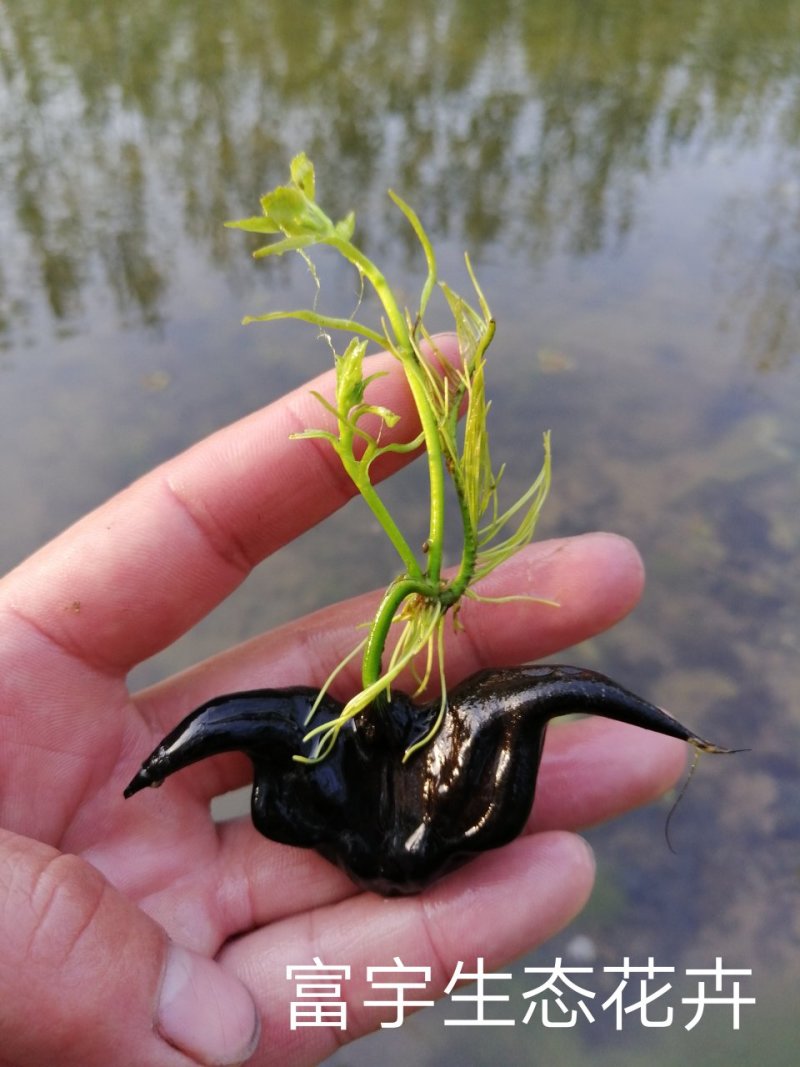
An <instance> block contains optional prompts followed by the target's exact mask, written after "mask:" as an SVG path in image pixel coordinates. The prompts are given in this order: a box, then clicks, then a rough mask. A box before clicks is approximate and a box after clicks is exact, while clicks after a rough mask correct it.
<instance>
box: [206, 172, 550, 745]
mask: <svg viewBox="0 0 800 1067" xmlns="http://www.w3.org/2000/svg"><path fill="white" fill-rule="evenodd" d="M389 196H390V197H391V199H392V201H393V202H394V204H395V205H396V206H397V207H398V208H399V210H400V211H401V212H402V213H403V215H405V217H406V219H407V221H408V223H409V224H410V226H411V228H412V229H413V231H414V233H415V234H416V236H417V239H418V240H419V243H420V245H421V247H422V251H423V253H424V256H425V260H426V263H427V276H426V278H425V282H424V284H423V286H422V290H421V293H420V297H419V305H418V307H417V309H416V310H415V311H413V312H412V311H409V310H408V309H405V308H401V306H400V304H399V303H398V301H397V298H396V297H395V295H394V293H393V292H392V290H391V288H390V286H389V284H388V283H387V281H386V278H385V277H384V275H383V274H382V273H381V271H380V270H379V269H378V267H377V266H376V265H375V264H374V263H373V262H372V261H371V260H370V259H369V258H368V257H367V256H366V255H365V254H364V253H363V252H362V251H361V250H360V249H359V248H358V247H357V246H356V245H355V244H354V243H353V233H354V229H355V215H354V214H353V213H352V212H351V213H350V214H349V215H347V217H346V218H344V219H342V220H341V221H339V222H333V221H332V219H330V218H329V216H328V215H326V214H325V212H324V211H323V210H322V208H321V207H320V206H319V205H318V204H317V201H316V196H315V180H314V167H313V165H312V164H311V162H310V160H309V159H308V158H307V157H306V155H305V154H304V153H301V154H300V155H298V156H296V157H295V158H294V159H293V160H292V164H291V183H290V184H289V185H281V186H278V187H277V188H276V189H274V190H273V191H272V192H270V193H267V194H266V195H265V196H263V197H262V198H261V209H262V212H263V214H262V215H259V216H255V217H253V218H248V219H238V220H236V221H233V222H228V223H226V225H227V226H230V227H235V228H237V229H241V230H247V231H249V232H252V233H259V234H270V235H276V236H277V240H274V241H273V242H272V243H270V244H267V245H265V246H264V247H262V248H259V249H258V250H257V251H256V252H255V253H254V256H255V257H256V258H261V257H263V256H275V255H277V256H280V255H283V254H284V253H285V252H298V253H299V254H300V255H302V256H303V258H304V259H305V261H306V263H307V264H308V266H309V269H310V270H311V273H312V276H313V278H314V281H315V283H316V284H317V286H318V285H319V281H318V278H317V274H316V270H315V267H314V264H313V261H312V260H311V258H310V257H309V254H308V250H309V249H310V248H313V247H314V246H315V245H329V246H330V247H332V248H334V249H336V251H337V252H339V253H340V254H341V255H342V256H343V257H344V258H345V259H346V260H348V261H349V262H350V263H351V264H352V265H353V266H354V267H355V268H356V270H357V272H358V274H359V276H360V278H361V283H362V286H363V284H364V281H365V280H366V282H367V283H369V285H370V286H371V287H372V289H374V291H375V294H376V295H377V297H378V299H379V300H380V303H381V305H382V309H383V317H382V319H381V330H380V331H379V330H377V329H372V328H370V327H369V326H367V325H365V324H364V323H361V322H358V321H357V320H356V319H355V318H352V317H351V318H337V317H334V316H331V315H325V314H321V313H320V312H318V311H317V310H316V306H315V307H314V308H313V309H307V310H296V311H272V312H269V313H268V314H266V315H258V316H248V317H247V318H246V319H245V320H244V322H245V323H249V322H270V321H273V320H276V319H301V320H303V321H306V322H309V323H313V324H314V325H315V326H317V327H318V328H319V329H320V330H322V331H324V332H325V334H326V335H327V331H329V330H334V331H345V332H348V333H350V334H352V335H353V336H352V339H351V340H350V341H349V343H348V344H347V346H346V347H345V349H344V351H342V352H341V353H337V352H336V350H335V349H334V361H335V369H336V402H335V404H330V403H329V402H328V401H327V400H325V399H324V398H323V397H321V396H319V395H318V394H316V395H317V399H318V400H319V402H320V403H321V404H322V405H323V406H324V407H325V408H326V409H327V410H328V411H329V412H330V413H331V414H332V415H333V416H334V418H335V420H336V422H335V425H336V431H335V432H332V431H329V430H322V429H308V430H305V431H303V432H302V433H299V434H295V435H294V436H295V437H297V438H321V439H324V440H325V441H327V442H329V443H330V445H331V447H332V448H333V449H334V451H335V452H336V454H337V455H338V457H339V459H340V461H341V463H342V466H343V467H344V469H345V471H346V472H347V474H348V475H349V477H350V478H351V479H352V481H353V484H354V485H355V487H356V489H357V490H358V492H359V493H360V495H361V497H362V498H363V499H364V501H365V502H366V504H367V506H368V507H369V508H370V510H371V511H372V513H373V515H374V516H375V518H376V519H377V520H378V522H379V523H380V525H381V527H382V528H383V529H384V531H385V532H386V535H387V536H388V538H389V540H390V541H391V543H392V545H393V546H394V548H395V550H396V552H397V554H398V556H399V557H400V560H401V562H402V566H403V573H402V574H400V575H399V576H398V577H396V578H395V579H394V580H393V581H392V582H391V583H390V584H389V586H388V587H387V589H386V591H385V593H384V595H383V598H382V600H381V602H380V605H379V606H378V609H377V611H376V613H375V616H374V618H373V619H372V621H371V623H370V625H369V630H368V634H367V637H366V638H365V639H364V640H362V641H361V642H360V643H359V644H357V645H356V647H355V648H354V649H353V650H352V652H351V653H350V654H349V655H348V656H346V657H345V659H344V660H343V661H342V662H341V663H340V664H339V665H338V667H337V668H336V669H335V670H334V671H333V673H332V674H331V676H330V677H329V678H328V680H327V681H326V683H325V685H324V686H323V688H322V690H321V693H320V698H321V697H322V695H323V694H324V693H325V692H327V690H328V689H329V687H330V685H331V683H332V682H333V680H334V678H335V677H336V675H337V674H338V672H339V671H340V670H341V669H342V668H343V667H344V666H345V665H346V664H347V663H349V662H350V661H351V660H352V659H353V658H354V657H355V656H357V655H358V654H361V657H362V659H361V682H362V688H361V690H360V692H358V693H357V694H356V695H355V696H354V697H352V699H351V700H350V701H349V702H348V703H347V704H346V705H345V706H344V708H343V710H342V712H341V714H340V715H339V716H338V717H337V718H336V719H334V720H333V721H330V722H327V723H324V724H322V725H321V726H317V727H315V728H314V729H311V730H309V732H308V734H307V736H306V740H307V741H311V740H312V739H314V738H316V751H315V754H314V756H313V757H310V758H311V759H312V760H318V759H322V758H324V757H325V756H326V755H327V754H328V753H329V752H330V751H331V748H332V747H333V745H334V744H335V742H336V738H337V736H338V734H339V731H340V730H341V728H342V727H343V726H344V725H345V723H347V722H348V721H349V720H350V719H352V718H353V717H354V716H355V715H358V714H359V713H360V712H362V711H364V710H365V709H367V708H376V709H379V708H380V706H381V702H382V701H384V700H386V699H388V698H389V697H390V695H391V688H392V684H393V683H394V681H395V680H396V679H397V678H398V676H399V675H400V674H401V673H402V672H403V671H405V670H406V669H411V671H412V672H413V675H414V677H415V679H416V681H417V682H418V687H417V690H416V692H415V694H414V696H418V695H419V694H420V693H421V692H423V691H424V690H425V689H426V687H427V686H428V684H429V682H430V680H431V677H432V675H433V674H434V672H436V674H437V675H438V679H439V683H440V686H441V701H440V710H439V714H438V717H437V718H436V721H435V722H434V724H433V726H432V728H431V729H430V731H429V732H428V734H427V735H426V736H425V737H424V738H422V740H420V741H419V742H417V743H416V744H415V745H413V746H412V747H411V748H409V749H408V750H407V751H406V753H405V756H404V759H407V758H408V757H409V756H410V755H411V754H412V752H413V751H415V750H416V749H417V748H420V747H421V746H423V745H425V744H427V742H428V741H429V740H430V739H431V738H432V737H433V736H434V735H435V733H436V731H437V730H438V729H439V726H440V725H441V723H442V721H443V718H444V716H445V714H446V710H447V687H446V684H445V670H444V626H445V616H446V615H447V613H448V612H449V611H450V610H451V609H454V610H453V617H454V618H455V619H456V620H457V615H458V606H459V604H460V602H461V600H462V598H464V597H471V598H473V599H476V600H492V599H494V600H495V602H496V601H497V600H498V599H519V598H515V597H511V598H489V597H481V596H480V594H478V593H477V592H476V591H475V589H474V588H473V587H474V585H475V584H476V583H477V582H479V581H480V580H481V579H482V578H485V577H486V576H487V575H488V574H490V573H491V572H492V571H493V570H494V569H495V567H497V566H499V564H501V563H502V562H503V561H504V560H507V559H508V558H509V557H511V556H512V555H514V553H516V552H517V551H519V549H520V548H522V547H523V546H524V545H525V544H527V543H528V542H529V541H530V540H531V538H532V536H533V533H534V529H535V526H536V521H537V519H538V516H539V512H540V510H541V507H542V505H543V503H544V500H545V497H546V496H547V492H548V489H549V486H550V442H549V435H548V434H545V435H544V461H543V463H542V467H541V470H540V471H539V474H538V476H537V477H536V479H535V481H534V482H533V483H532V485H531V486H530V488H529V489H528V490H527V491H526V492H525V493H523V495H522V496H521V497H520V498H519V499H518V500H517V501H516V503H514V504H512V505H511V506H510V507H508V508H505V509H503V510H501V508H500V503H499V500H498V486H499V483H500V480H501V477H502V473H503V471H502V468H501V469H499V470H498V471H497V472H495V471H494V469H493V467H492V461H491V456H490V452H489V439H488V432H487V425H486V420H487V414H488V410H489V404H488V402H487V400H486V388H485V365H486V352H487V349H488V347H489V345H490V343H491V341H492V338H493V336H494V331H495V324H494V320H493V319H492V316H491V312H490V311H489V307H488V305H487V303H486V300H485V298H484V295H483V293H482V292H481V289H480V287H479V285H478V283H477V281H476V279H475V275H474V273H473V271H472V267H471V264H470V261H469V257H465V259H466V266H467V271H468V272H469V277H470V280H471V282H472V285H473V286H474V289H475V293H476V295H477V300H478V310H476V309H475V308H473V307H471V306H470V305H469V304H468V303H467V301H466V300H464V299H463V298H462V297H461V296H459V295H458V294H457V293H455V292H453V290H452V289H450V288H449V287H448V286H447V285H446V284H445V283H444V282H440V281H439V279H438V276H437V269H436V258H435V256H434V252H433V248H432V247H431V243H430V240H429V239H428V236H427V234H426V233H425V230H424V229H423V227H422V224H421V222H420V220H419V218H418V217H417V215H416V214H415V213H414V211H413V210H412V209H411V208H410V207H409V205H408V204H406V203H405V202H404V201H403V200H402V199H401V198H400V197H399V196H398V195H397V194H396V193H394V192H392V191H391V190H390V191H389ZM437 284H438V286H439V288H440V289H441V292H442V293H443V295H444V298H445V300H446V302H447V304H448V305H449V308H450V311H451V313H452V316H453V319H454V322H455V330H456V335H457V337H458V342H459V362H458V365H454V364H452V363H450V362H448V361H446V360H444V359H438V358H437V353H436V346H435V343H434V342H433V341H432V339H431V336H430V334H429V333H428V331H427V330H426V327H425V322H424V317H425V313H426V310H427V307H428V302H429V300H430V297H431V295H432V294H433V292H434V290H435V288H436V286H437ZM369 342H374V343H375V344H376V345H378V346H379V347H380V348H381V349H384V350H386V351H388V352H390V353H391V354H392V355H393V356H394V358H395V359H397V361H398V362H399V363H400V365H401V367H402V369H403V372H404V374H405V377H406V380H407V382H408V387H409V389H410V392H411V395H412V397H413V400H414V403H415V405H416V410H417V413H418V416H419V423H420V426H421V431H420V433H419V434H418V436H417V437H415V438H414V439H413V440H412V441H407V442H404V443H398V442H396V441H392V440H390V441H386V442H385V441H383V440H382V438H383V437H384V436H385V435H384V434H383V432H382V431H383V429H384V427H385V428H386V429H391V428H392V427H394V426H395V425H396V424H397V422H398V421H399V416H398V415H397V414H396V413H395V412H393V411H391V410H389V409H388V408H386V407H383V406H381V405H378V404H373V403H370V402H369V401H368V400H367V398H366V393H367V389H368V387H369V385H370V383H371V382H372V381H373V380H374V378H375V377H377V375H367V376H365V374H364V356H365V353H366V349H367V345H368V344H369ZM423 343H424V344H425V345H426V347H427V354H426V352H423V348H422V346H423ZM331 344H332V342H331ZM462 415H463V418H462V417H461V416H462ZM368 416H369V417H371V418H372V419H374V418H376V417H377V420H378V427H379V428H378V429H377V431H374V430H372V431H371V430H368V429H367V428H366V426H365V421H364V420H365V419H366V418H367V417H368ZM373 425H374V422H373ZM420 448H424V451H425V452H426V454H427V462H428V478H429V486H430V521H429V532H428V537H427V540H426V541H425V545H424V551H423V552H422V556H423V559H422V560H421V561H420V560H419V559H418V558H417V554H416V553H415V552H414V551H413V549H412V548H411V546H410V545H409V543H408V541H407V539H406V538H405V537H404V535H403V533H402V531H401V529H400V527H399V526H398V524H397V522H396V521H395V519H394V518H393V517H392V515H391V514H390V513H389V511H388V509H387V507H386V505H385V504H384V502H383V500H382V499H381V497H380V495H379V494H378V492H377V490H376V488H375V486H374V485H373V484H372V479H371V468H372V465H373V463H374V462H375V461H376V460H377V459H378V458H379V457H381V456H383V455H385V454H386V453H390V452H395V453H402V452H412V451H416V450H417V449H420ZM447 479H449V481H450V483H451V484H452V487H453V490H454V495H455V499H456V502H457V505H456V506H457V509H458V514H459V518H460V525H461V561H460V564H459V565H458V567H457V569H456V570H455V573H454V574H452V575H451V576H447V575H445V574H443V569H442V557H443V550H444V530H445V497H446V482H447ZM523 599H533V598H528V597H526V598H523ZM393 628H395V632H397V631H398V630H399V633H398V634H397V639H396V641H395V642H394V645H393V648H392V651H391V653H390V654H389V656H388V658H387V657H386V655H385V652H386V646H387V643H388V640H389V634H390V631H392V629H393ZM311 718H313V711H312V713H311V715H310V716H309V722H310V720H311ZM296 758H298V759H301V760H305V759H309V757H303V756H299V755H298V756H297V757H296Z"/></svg>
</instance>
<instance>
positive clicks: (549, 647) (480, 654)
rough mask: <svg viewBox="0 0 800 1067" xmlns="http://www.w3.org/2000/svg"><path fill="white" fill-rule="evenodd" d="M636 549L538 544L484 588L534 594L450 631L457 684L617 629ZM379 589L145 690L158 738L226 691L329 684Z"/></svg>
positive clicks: (471, 609)
mask: <svg viewBox="0 0 800 1067" xmlns="http://www.w3.org/2000/svg"><path fill="white" fill-rule="evenodd" d="M642 585H643V570H642V564H641V559H640V557H639V554H638V552H637V551H636V549H635V547H634V546H633V545H632V544H631V542H630V541H628V540H627V539H625V538H621V537H617V536H615V535H613V534H585V535H583V536H581V537H573V538H565V539H560V540H555V541H547V542H540V543H537V544H534V545H530V546H529V547H528V548H526V549H525V550H524V551H522V552H520V553H519V554H518V555H517V556H515V557H513V558H512V559H510V560H508V561H507V562H506V563H505V564H504V565H503V566H502V567H500V568H498V569H497V570H496V571H495V572H494V573H493V574H492V575H491V576H490V578H488V579H486V581H485V582H483V583H482V584H481V587H480V589H481V592H483V593H484V594H485V595H487V596H494V597H504V596H510V595H518V594H520V593H524V594H528V595H530V596H531V597H541V598H544V599H546V600H549V601H555V602H556V603H557V605H558V606H557V607H554V606H553V605H552V604H550V603H542V602H540V601H537V600H519V601H512V602H508V603H503V604H476V603H473V602H470V601H464V602H462V603H463V607H462V615H461V621H462V622H463V628H462V629H459V631H458V632H455V631H454V630H453V629H452V628H450V627H447V650H446V669H447V678H448V682H449V683H450V684H451V685H452V684H455V683H456V682H457V681H458V680H460V679H461V678H464V677H466V676H467V675H469V674H471V673H472V672H473V671H476V670H478V669H479V668H482V667H486V666H495V667H499V666H505V665H508V664H516V663H523V662H527V661H530V660H535V659H540V658H541V657H543V656H549V655H551V654H552V653H554V652H555V651H556V650H558V649H560V648H566V647H568V646H570V645H573V644H576V643H577V642H579V641H582V640H585V639H586V638H588V637H591V636H593V635H594V634H596V633H599V632H601V631H602V630H605V629H607V628H608V627H609V626H612V625H613V624H614V623H615V622H617V621H618V620H619V619H620V618H622V617H623V616H624V615H625V614H627V612H629V611H630V610H631V608H632V607H633V606H634V605H635V603H636V602H637V600H638V599H639V596H640V595H641V590H642ZM377 600H378V594H370V595H368V596H363V597H358V598H355V599H353V600H350V601H347V602H345V603H344V604H339V605H336V606H335V607H331V608H325V609H323V610H321V611H318V612H315V613H314V614H313V615H310V616H307V617H306V618H303V619H299V620H296V621H294V622H292V623H289V624H287V625H285V626H282V627H280V628H278V629H276V630H273V631H271V632H270V633H268V634H265V635H263V636H262V637H258V638H255V639H253V640H251V641H248V642H246V643H244V644H242V645H240V646H238V647H237V648H235V649H231V650H230V651H228V652H225V653H223V654H221V655H220V656H216V657H213V658H212V659H210V660H207V661H205V662H204V663H202V664H200V665H199V666H198V667H196V668H193V669H192V670H190V671H187V672H184V673H182V674H181V675H179V676H177V677H176V678H173V679H169V680H168V681H166V682H164V683H161V684H160V685H158V686H156V687H154V688H152V689H150V690H148V691H147V692H146V693H143V694H139V696H138V697H137V704H138V706H139V708H140V710H141V712H142V714H143V715H144V716H145V718H146V719H147V720H148V722H149V723H150V724H151V727H152V732H153V739H154V741H157V740H160V738H161V736H162V735H163V734H164V733H166V732H167V730H169V729H171V728H172V727H173V726H174V725H175V724H176V722H177V721H178V720H179V719H180V718H182V717H183V716H184V715H186V714H188V712H189V711H191V710H192V709H193V708H194V707H197V706H199V705H200V704H202V703H204V702H205V701H206V700H209V699H211V698H212V697H214V696H217V695H219V694H221V693H226V692H235V691H237V690H242V689H253V688H280V687H282V686H289V685H317V686H318V685H321V684H322V683H323V682H324V681H325V680H326V679H327V678H328V676H329V675H330V673H331V671H332V670H333V669H334V667H336V666H337V664H338V663H339V662H341V660H342V659H343V658H344V657H345V656H346V655H347V654H348V653H349V652H351V651H352V649H353V647H354V646H355V644H356V643H357V642H358V641H359V640H361V638H362V636H363V630H360V629H358V627H359V625H360V624H363V623H364V622H365V621H366V620H368V619H369V617H370V615H371V614H372V612H373V611H374V609H375V606H376V604H377ZM359 674H360V663H359V661H358V658H357V657H356V658H355V659H354V660H353V662H352V663H351V664H350V665H349V666H348V667H347V668H346V669H345V670H344V671H342V673H341V675H340V676H339V677H338V678H337V679H336V686H335V692H336V693H337V694H338V695H340V696H342V697H346V696H349V695H352V693H353V692H354V691H355V688H356V687H358V685H359Z"/></svg>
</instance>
